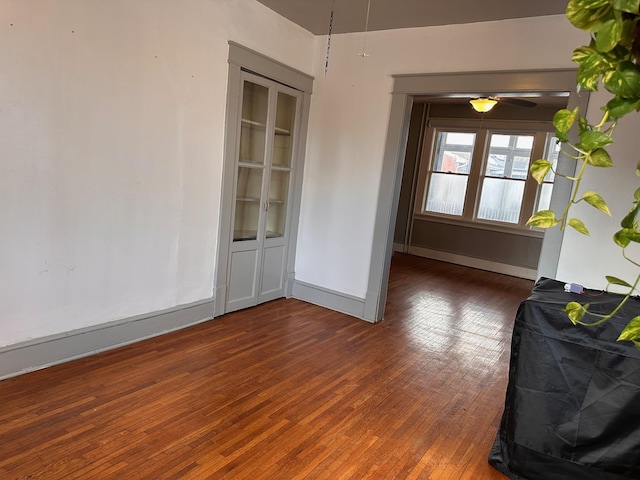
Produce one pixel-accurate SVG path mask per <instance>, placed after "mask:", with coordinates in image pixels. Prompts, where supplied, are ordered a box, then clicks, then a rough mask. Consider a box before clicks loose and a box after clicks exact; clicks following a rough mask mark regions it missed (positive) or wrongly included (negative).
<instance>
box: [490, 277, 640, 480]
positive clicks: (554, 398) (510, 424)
mask: <svg viewBox="0 0 640 480" xmlns="http://www.w3.org/2000/svg"><path fill="white" fill-rule="evenodd" d="M621 298H622V297H621V296H620V295H613V294H608V293H603V292H597V291H591V290H585V292H584V293H583V294H582V295H579V294H574V293H566V292H564V283H560V282H558V281H555V280H550V279H546V278H543V279H541V280H540V281H538V283H536V286H535V288H534V289H533V292H532V294H531V296H530V297H529V298H528V299H527V300H526V301H524V302H522V304H521V305H520V308H519V309H518V314H517V316H516V319H515V324H514V329H513V337H512V344H511V362H510V366H509V385H508V387H507V393H506V398H505V407H504V413H503V416H502V421H501V424H500V428H499V430H498V433H497V435H496V440H495V443H494V446H493V449H492V451H491V453H490V455H489V463H490V464H491V465H492V466H493V467H495V468H496V469H497V470H499V471H500V472H502V473H503V474H505V475H507V476H508V477H509V478H511V479H514V480H570V479H579V480H622V479H634V480H640V350H639V349H637V348H636V347H635V346H634V345H633V344H632V343H631V342H618V341H616V339H617V338H618V335H619V334H620V331H621V330H622V328H623V327H624V325H626V323H627V322H628V321H629V320H630V319H631V318H633V317H635V316H637V315H640V300H639V299H637V298H632V299H630V300H629V301H628V302H627V304H625V306H624V307H623V309H622V310H621V311H620V312H619V313H618V314H617V315H616V316H615V317H614V318H612V319H611V320H610V321H608V322H606V323H604V324H602V325H599V326H597V327H584V326H574V325H573V324H572V323H571V322H570V321H569V319H568V317H567V316H566V314H564V313H563V311H562V310H563V308H564V305H565V304H567V303H568V302H570V301H578V302H580V303H585V302H588V303H589V304H590V305H591V307H590V309H591V310H593V311H596V312H600V313H607V312H610V311H612V309H613V308H614V307H615V306H616V305H617V304H618V302H619V301H620V299H621ZM585 320H586V318H585Z"/></svg>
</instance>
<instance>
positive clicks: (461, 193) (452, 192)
mask: <svg viewBox="0 0 640 480" xmlns="http://www.w3.org/2000/svg"><path fill="white" fill-rule="evenodd" d="M467 179H468V177H467V176H466V175H451V174H446V173H432V174H431V181H430V182H429V194H428V196H427V204H426V207H425V210H426V211H428V212H437V213H446V214H449V215H462V209H463V208H464V199H465V196H466V192H467Z"/></svg>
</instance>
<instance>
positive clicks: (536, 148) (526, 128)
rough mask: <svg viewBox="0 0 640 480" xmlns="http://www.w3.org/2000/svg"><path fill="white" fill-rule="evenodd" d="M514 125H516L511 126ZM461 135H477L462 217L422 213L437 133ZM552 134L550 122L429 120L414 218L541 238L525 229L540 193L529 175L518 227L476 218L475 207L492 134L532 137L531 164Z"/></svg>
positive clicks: (538, 233) (419, 174)
mask: <svg viewBox="0 0 640 480" xmlns="http://www.w3.org/2000/svg"><path fill="white" fill-rule="evenodd" d="M514 123H515V125H514ZM442 130H447V131H460V132H466V133H472V132H473V133H475V134H476V145H475V147H474V152H473V157H472V158H473V160H472V162H471V171H470V173H469V176H468V178H469V180H468V184H467V192H466V196H465V203H464V209H463V212H462V215H461V216H456V215H448V214H443V213H438V212H430V211H426V210H424V208H425V205H426V199H427V193H428V182H429V179H430V174H431V169H432V163H433V161H434V150H435V148H436V138H437V132H438V131H442ZM552 132H555V128H554V127H553V125H552V123H551V122H513V121H495V120H490V121H483V122H480V123H479V122H478V121H477V120H473V119H472V120H468V119H450V118H434V119H431V120H430V124H429V127H428V128H427V132H426V135H425V142H424V149H423V152H422V155H421V159H420V168H419V173H418V185H417V189H416V201H415V203H414V206H415V207H414V215H413V216H414V218H416V219H424V220H430V221H434V222H438V223H446V224H454V225H463V226H467V227H475V228H480V229H483V230H492V231H499V232H504V233H512V234H513V233H516V234H520V235H526V236H532V237H542V236H543V231H542V230H540V229H535V228H531V227H527V226H526V225H525V223H526V221H527V219H528V218H529V217H530V216H531V215H532V214H533V213H534V209H535V206H536V205H537V204H538V199H539V196H540V192H541V188H542V186H541V185H538V183H537V182H536V181H535V180H534V179H533V178H532V177H531V176H530V175H528V176H527V178H526V180H523V181H524V182H525V190H524V193H523V200H522V204H521V210H520V218H519V221H518V223H517V224H516V223H508V222H498V221H491V220H485V219H479V218H477V216H476V215H477V207H478V205H479V202H480V195H481V193H482V182H483V180H484V178H485V176H486V175H485V171H486V161H487V155H486V153H487V151H488V145H487V142H488V140H489V138H490V135H491V134H492V133H499V134H503V133H504V134H512V135H513V134H518V135H533V136H534V137H535V139H534V145H533V149H532V151H531V160H530V163H533V162H534V161H535V160H537V159H539V158H543V157H544V154H545V153H546V148H547V138H548V134H549V133H552Z"/></svg>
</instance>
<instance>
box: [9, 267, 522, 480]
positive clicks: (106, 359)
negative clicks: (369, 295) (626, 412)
mask: <svg viewBox="0 0 640 480" xmlns="http://www.w3.org/2000/svg"><path fill="white" fill-rule="evenodd" d="M532 286H533V282H530V281H528V280H521V279H517V278H513V277H507V276H503V275H497V274H492V273H488V272H483V271H480V270H474V269H469V268H465V267H459V266H455V265H449V264H445V263H440V262H435V261H430V260H426V259H421V258H417V257H412V256H407V255H395V256H394V258H393V262H392V271H391V277H390V281H389V294H388V301H387V306H386V313H385V319H384V320H383V321H382V322H380V323H378V324H369V323H367V322H363V321H360V320H357V319H354V318H351V317H348V316H346V315H343V314H340V313H337V312H333V311H329V310H326V309H323V308H321V307H317V306H314V305H310V304H307V303H305V302H301V301H298V300H293V299H289V300H286V299H281V300H276V301H273V302H270V303H267V304H264V305H260V306H258V307H255V308H251V309H247V310H243V311H240V312H234V313H232V314H228V315H225V316H223V317H221V318H218V319H216V320H214V321H211V322H207V323H203V324H200V325H196V326H194V327H191V328H188V329H185V330H182V331H179V332H173V333H170V334H167V335H163V336H161V337H157V338H153V339H150V340H146V341H143V342H139V343H136V344H133V345H128V346H125V347H122V348H119V349H116V350H112V351H108V352H104V353H101V354H98V355H95V356H92V357H88V358H84V359H80V360H76V361H73V362H70V363H66V364H64V365H58V366H54V367H50V368H48V369H45V370H41V371H38V372H33V373H29V374H26V375H22V376H20V377H16V378H12V379H8V380H4V381H2V382H0V398H2V399H3V402H2V404H1V405H2V406H1V407H0V478H3V479H5V478H6V479H38V478H40V479H47V480H51V479H53V480H56V479H83V480H95V479H110V478H118V479H119V478H127V479H143V480H146V479H189V480H192V479H200V478H202V479H227V478H228V479H233V480H242V479H248V480H260V479H265V480H266V479H269V480H272V479H278V480H281V479H282V480H289V479H305V480H307V479H321V480H324V479H330V480H335V479H358V480H360V479H364V478H371V479H386V478H389V479H391V478H395V479H430V478H433V479H437V480H446V479H456V480H458V479H467V480H471V479H473V480H477V479H488V480H492V479H496V480H497V479H500V478H504V477H503V476H502V475H501V474H499V473H498V472H497V471H495V470H494V469H492V468H491V467H490V466H489V465H488V463H487V456H488V453H489V450H490V448H491V445H492V442H493V437H494V436H495V433H496V430H497V426H498V422H499V420H500V416H501V413H502V406H503V401H504V393H505V389H506V385H507V369H508V362H509V347H510V337H511V329H512V325H513V319H514V315H515V312H516V309H517V307H518V304H519V303H520V301H522V300H524V299H525V298H526V297H527V296H528V294H529V292H530V290H531V288H532Z"/></svg>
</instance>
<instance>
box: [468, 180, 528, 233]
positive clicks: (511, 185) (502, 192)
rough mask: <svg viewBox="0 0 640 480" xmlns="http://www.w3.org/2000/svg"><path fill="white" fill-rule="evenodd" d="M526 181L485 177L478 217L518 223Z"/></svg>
mask: <svg viewBox="0 0 640 480" xmlns="http://www.w3.org/2000/svg"><path fill="white" fill-rule="evenodd" d="M523 194H524V182H522V181H519V180H508V179H502V178H485V179H484V184H483V186H482V197H481V198H480V207H479V208H478V218H480V219H482V220H493V221H496V222H507V223H518V220H519V218H520V207H521V205H522V195H523Z"/></svg>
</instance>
